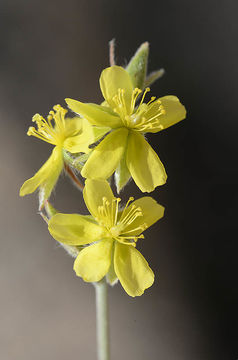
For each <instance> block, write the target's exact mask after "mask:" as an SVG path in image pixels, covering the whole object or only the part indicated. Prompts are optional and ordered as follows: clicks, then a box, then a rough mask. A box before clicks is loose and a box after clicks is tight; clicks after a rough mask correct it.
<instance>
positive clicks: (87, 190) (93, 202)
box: [83, 179, 114, 218]
mask: <svg viewBox="0 0 238 360" xmlns="http://www.w3.org/2000/svg"><path fill="white" fill-rule="evenodd" d="M104 197H106V198H107V200H108V201H109V202H111V201H112V200H113V199H114V195H113V193H112V190H111V188H110V185H109V184H108V182H107V181H106V180H100V179H87V180H86V181H85V187H84V189H83V198H84V202H85V204H86V206H87V208H88V210H89V211H90V213H91V214H92V215H93V216H94V217H95V218H97V217H98V207H99V206H102V204H103V200H102V199H103V198H104Z"/></svg>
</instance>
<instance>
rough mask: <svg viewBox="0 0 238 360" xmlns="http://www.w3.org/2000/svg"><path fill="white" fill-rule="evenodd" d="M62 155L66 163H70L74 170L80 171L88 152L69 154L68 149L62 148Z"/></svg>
mask: <svg viewBox="0 0 238 360" xmlns="http://www.w3.org/2000/svg"><path fill="white" fill-rule="evenodd" d="M63 157H64V162H65V163H66V164H67V165H70V166H71V167H72V168H74V169H75V170H77V171H79V172H81V170H82V168H83V166H84V164H85V162H86V161H87V160H88V157H89V154H84V153H79V154H71V153H70V152H69V151H67V150H65V149H63Z"/></svg>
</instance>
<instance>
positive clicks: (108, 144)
mask: <svg viewBox="0 0 238 360" xmlns="http://www.w3.org/2000/svg"><path fill="white" fill-rule="evenodd" d="M133 61H135V60H133ZM137 61H138V62H139V61H140V58H139V57H138V59H137ZM129 65H130V64H129ZM134 68H135V67H132V69H134ZM138 68H139V67H138ZM135 71H137V72H138V74H135ZM140 71H142V70H141V69H140ZM135 75H140V73H139V70H130V66H128V68H127V69H125V68H123V67H120V66H117V65H114V66H111V67H109V68H106V69H104V70H103V71H102V73H101V76H100V81H99V82H100V88H101V91H102V95H103V97H104V101H103V102H102V103H101V104H99V105H98V104H93V103H82V102H80V101H78V100H73V99H69V98H67V99H66V103H67V105H68V108H69V109H70V110H71V111H72V112H71V113H68V110H66V109H64V108H62V107H61V106H60V105H56V106H54V107H53V110H52V111H50V113H49V115H48V117H47V118H46V119H45V118H43V117H42V116H41V115H39V114H36V115H34V116H33V119H32V121H33V122H34V123H35V124H36V127H37V128H35V127H30V128H29V130H28V133H27V134H28V135H32V136H35V137H37V138H39V139H41V140H43V141H46V142H48V143H50V144H52V145H53V146H54V148H53V151H52V153H51V155H50V157H49V159H48V160H47V161H46V163H45V164H44V165H43V166H42V167H41V168H40V170H39V171H38V172H37V173H36V174H35V175H34V176H33V177H32V178H30V179H29V180H27V181H26V182H25V183H24V184H23V185H22V187H21V189H20V195H21V196H24V195H26V194H30V193H32V192H34V191H35V190H37V189H38V190H39V209H40V211H43V210H44V208H45V210H46V212H47V214H48V217H47V218H46V217H45V218H46V220H47V222H48V228H49V232H50V233H51V235H52V236H53V238H54V239H55V240H57V241H58V242H60V243H61V244H62V245H63V246H64V247H65V248H66V249H69V250H70V251H69V252H71V253H72V254H73V256H74V257H75V262H74V270H75V272H76V274H77V275H78V276H80V277H81V278H82V279H83V280H84V281H87V282H98V281H100V280H101V279H103V278H104V277H106V279H107V281H108V282H109V283H110V284H112V285H113V284H114V283H116V282H117V280H119V281H120V283H121V285H122V287H123V288H124V289H125V291H126V292H127V293H128V294H129V295H130V296H139V295H142V294H143V293H144V291H145V289H147V288H148V287H150V286H151V285H152V284H153V282H154V274H153V271H152V270H151V268H150V267H149V265H148V263H147V261H146V260H145V259H144V257H143V256H142V255H141V253H140V252H139V251H138V250H137V249H136V245H137V241H138V240H139V239H142V238H144V235H143V232H144V231H145V230H146V229H147V228H148V227H149V226H151V225H152V224H154V223H155V222H156V221H157V220H159V219H161V218H162V217H163V214H164V208H163V206H161V205H159V204H158V203H157V202H156V201H155V200H154V199H152V198H151V197H149V196H145V197H142V198H140V199H138V200H135V201H134V198H133V197H130V198H129V200H128V201H127V203H126V204H125V205H124V206H121V203H122V202H123V201H121V199H120V198H119V197H115V196H114V195H113V192H112V190H111V187H110V185H109V182H111V181H112V176H113V174H114V179H115V185H116V188H117V192H118V193H120V191H121V190H122V189H123V187H124V186H125V185H126V184H127V183H128V181H129V180H130V178H132V179H133V180H134V182H135V184H136V185H137V186H138V188H139V189H140V190H141V191H142V192H151V191H153V190H154V189H155V188H156V187H157V186H161V185H163V184H165V182H166V179H167V175H166V172H165V168H164V166H163V164H162V162H161V160H160V159H159V157H158V155H157V154H156V152H155V151H154V150H153V149H152V147H151V146H150V145H149V143H148V142H147V140H146V138H145V134H146V133H157V132H159V131H161V130H164V129H166V128H167V127H169V126H172V125H174V124H176V123H177V122H179V121H181V120H183V119H184V118H185V115H186V111H185V108H184V106H183V105H182V104H181V103H180V101H179V100H178V98H177V97H176V96H173V95H169V96H163V97H160V98H156V97H154V96H152V97H150V98H149V99H148V100H146V98H147V97H148V93H149V92H150V88H149V87H146V86H145V84H146V81H145V80H146V79H144V81H143V85H142V86H140V88H139V87H138V86H137V85H138V84H135V79H136V78H139V76H137V77H136V76H135ZM140 83H141V82H140ZM140 85H141V84H140ZM72 114H74V117H73V116H72ZM64 168H65V169H66V170H68V174H69V175H70V176H71V178H72V179H73V180H74V181H75V182H78V183H80V180H79V177H78V176H79V175H81V176H82V178H85V185H83V184H82V186H81V187H82V188H83V199H84V202H85V204H86V206H87V208H88V210H89V213H90V215H78V214H62V213H59V212H56V211H53V212H52V211H47V209H48V210H49V202H48V199H49V197H50V195H51V192H52V190H53V189H54V187H55V185H56V183H57V180H58V178H59V176H60V174H61V172H62V171H63V169H64ZM73 250H74V251H73Z"/></svg>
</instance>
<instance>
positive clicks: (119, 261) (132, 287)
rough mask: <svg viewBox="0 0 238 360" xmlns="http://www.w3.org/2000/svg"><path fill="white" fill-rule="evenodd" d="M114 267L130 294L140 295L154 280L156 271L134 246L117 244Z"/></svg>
mask: <svg viewBox="0 0 238 360" xmlns="http://www.w3.org/2000/svg"><path fill="white" fill-rule="evenodd" d="M114 267H115V272H116V274H117V277H118V279H119V280H120V282H121V285H122V287H123V288H124V290H125V291H126V292H127V294H128V295H130V296H133V297H134V296H140V295H142V294H143V293H144V291H145V289H147V288H149V287H150V286H151V285H152V284H153V282H154V273H153V271H152V270H151V268H150V267H149V265H148V263H147V261H146V260H145V258H144V257H143V256H142V255H141V253H140V252H139V251H138V250H137V249H135V248H134V247H133V246H128V245H123V244H120V243H116V244H115V255H114Z"/></svg>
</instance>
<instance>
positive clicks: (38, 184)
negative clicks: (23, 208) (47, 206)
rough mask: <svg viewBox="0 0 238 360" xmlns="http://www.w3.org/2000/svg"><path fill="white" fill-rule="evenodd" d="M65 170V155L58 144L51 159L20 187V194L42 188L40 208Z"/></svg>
mask: <svg viewBox="0 0 238 360" xmlns="http://www.w3.org/2000/svg"><path fill="white" fill-rule="evenodd" d="M62 170H63V157H62V149H61V147H58V146H56V147H55V148H54V149H53V151H52V153H51V155H50V157H49V159H48V160H47V161H46V162H45V164H44V165H43V166H42V167H41V168H40V170H39V171H37V173H36V174H35V175H34V176H33V177H32V178H30V179H28V180H26V181H25V182H24V184H23V185H22V187H21V189H20V196H25V195H27V194H31V193H33V192H34V191H35V190H36V189H37V188H40V195H39V200H40V208H41V207H42V206H43V204H44V202H45V200H47V199H48V198H49V197H50V194H51V192H52V190H53V188H54V186H55V184H56V182H57V180H58V177H59V176H60V173H61V171H62Z"/></svg>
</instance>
